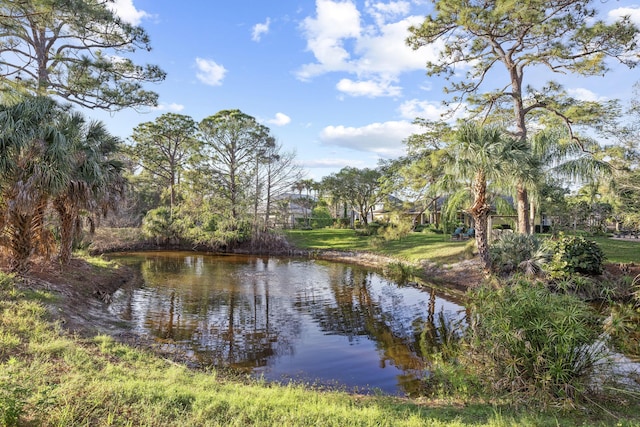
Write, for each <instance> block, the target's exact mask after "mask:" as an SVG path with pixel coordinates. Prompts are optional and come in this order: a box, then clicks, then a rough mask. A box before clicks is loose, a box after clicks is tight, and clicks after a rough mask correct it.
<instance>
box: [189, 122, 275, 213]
mask: <svg viewBox="0 0 640 427" xmlns="http://www.w3.org/2000/svg"><path fill="white" fill-rule="evenodd" d="M198 127H199V134H200V138H201V140H202V143H203V150H202V154H203V163H202V165H201V167H203V168H205V169H206V170H207V172H208V173H210V174H211V179H212V181H213V185H214V186H215V188H214V189H213V190H214V191H215V192H216V193H218V195H219V196H220V198H221V199H220V200H221V201H222V202H223V203H224V206H220V208H222V210H223V211H224V212H228V213H229V214H230V216H231V219H233V220H236V221H237V220H239V219H240V217H241V215H246V213H247V212H248V210H249V209H250V204H251V195H252V194H251V189H252V188H253V185H252V183H251V179H252V178H253V177H254V172H255V169H254V168H255V160H256V156H260V155H261V153H264V152H266V151H265V150H267V149H268V147H269V146H271V145H273V144H274V140H273V138H272V137H271V135H270V130H269V128H267V127H266V126H263V125H261V124H259V123H258V122H257V121H256V119H255V118H254V117H251V116H249V115H247V114H245V113H243V112H242V111H240V110H223V111H219V112H218V113H216V114H214V115H213V116H210V117H207V118H205V119H203V120H202V121H201V122H200V124H199V126H198ZM203 170H204V169H203Z"/></svg>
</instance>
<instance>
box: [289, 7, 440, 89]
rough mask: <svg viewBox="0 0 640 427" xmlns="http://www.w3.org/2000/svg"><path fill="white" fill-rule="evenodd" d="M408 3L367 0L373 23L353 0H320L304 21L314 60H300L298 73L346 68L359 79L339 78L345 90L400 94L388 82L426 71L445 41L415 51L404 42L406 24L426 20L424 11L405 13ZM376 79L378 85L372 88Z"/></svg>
mask: <svg viewBox="0 0 640 427" xmlns="http://www.w3.org/2000/svg"><path fill="white" fill-rule="evenodd" d="M410 6H411V4H410V3H409V2H406V1H396V2H391V3H382V2H377V3H374V2H370V1H367V2H366V5H365V8H366V11H367V12H368V14H369V15H371V16H373V17H374V22H373V23H367V22H366V20H364V19H363V18H362V16H361V14H360V11H359V10H358V9H357V7H356V5H355V3H354V2H353V1H351V0H347V1H333V0H316V16H315V17H307V18H306V19H305V20H304V21H303V23H302V25H301V29H302V32H303V35H304V37H305V38H306V40H307V50H309V51H310V52H312V53H313V55H314V57H315V62H311V63H307V64H304V65H302V66H301V67H300V69H299V70H298V71H297V73H296V75H297V77H298V78H299V79H300V80H310V79H311V78H313V77H315V76H318V75H321V74H325V73H330V72H346V73H349V74H353V75H355V76H356V78H355V79H342V80H341V81H340V83H338V89H339V90H342V91H343V92H344V93H347V94H349V95H353V96H395V95H397V94H399V93H400V91H401V88H400V87H399V86H397V85H396V86H391V84H390V83H391V82H393V83H395V82H397V81H398V77H399V75H400V74H402V73H404V72H408V71H414V70H423V69H424V68H425V64H426V62H427V61H428V60H429V59H434V60H435V59H436V57H437V54H438V53H439V52H440V50H441V46H442V44H441V43H440V44H434V45H431V46H425V47H422V48H420V49H418V50H416V51H414V50H413V49H411V48H410V47H409V46H407V45H406V43H405V40H406V38H407V37H408V36H409V32H408V28H409V27H410V26H411V25H419V24H420V23H422V21H423V20H424V16H417V15H416V16H407V15H408V14H409V12H410V11H411V7H410ZM369 21H371V20H370V19H369ZM365 82H366V84H365ZM374 82H377V86H378V87H376V88H374V86H376V85H374V84H373V83H374ZM385 82H386V85H388V86H387V87H386V89H385V87H384V84H385ZM367 86H368V87H367Z"/></svg>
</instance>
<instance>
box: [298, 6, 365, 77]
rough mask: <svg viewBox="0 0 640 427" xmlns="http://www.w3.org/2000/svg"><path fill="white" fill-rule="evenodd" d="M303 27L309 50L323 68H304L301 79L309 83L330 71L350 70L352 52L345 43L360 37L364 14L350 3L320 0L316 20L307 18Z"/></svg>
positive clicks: (311, 65) (300, 75) (312, 66)
mask: <svg viewBox="0 0 640 427" xmlns="http://www.w3.org/2000/svg"><path fill="white" fill-rule="evenodd" d="M301 28H302V31H303V33H304V35H305V37H306V38H307V49H308V50H309V51H311V52H312V53H313V55H314V56H315V57H316V59H317V61H318V64H317V65H320V66H319V67H318V66H317V65H316V64H310V65H305V66H303V67H302V70H301V71H300V72H299V73H298V76H299V78H301V79H303V80H305V79H309V78H311V77H313V76H314V75H318V74H322V73H323V72H326V71H341V70H344V69H345V68H347V67H348V60H349V52H348V51H347V49H346V48H345V46H344V41H345V39H349V38H355V37H358V36H359V35H360V32H361V31H362V30H361V28H360V12H359V11H358V9H357V8H356V6H355V5H354V4H353V3H352V2H350V1H346V2H344V1H342V2H334V1H331V0H317V1H316V18H310V17H307V18H305V19H304V21H303V22H302V25H301Z"/></svg>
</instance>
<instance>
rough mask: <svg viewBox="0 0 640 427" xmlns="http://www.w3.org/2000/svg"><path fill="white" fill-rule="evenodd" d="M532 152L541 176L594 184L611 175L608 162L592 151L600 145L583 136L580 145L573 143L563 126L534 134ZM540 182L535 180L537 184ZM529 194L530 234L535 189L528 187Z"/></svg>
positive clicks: (596, 149) (530, 231)
mask: <svg viewBox="0 0 640 427" xmlns="http://www.w3.org/2000/svg"><path fill="white" fill-rule="evenodd" d="M530 146H531V152H532V155H533V156H534V158H535V159H536V161H537V162H538V164H539V165H540V166H541V168H542V167H543V165H544V169H545V170H544V172H545V173H544V174H541V175H540V176H549V175H551V176H554V177H556V178H562V179H567V180H569V181H570V182H571V181H588V182H592V183H594V182H595V183H597V182H598V181H599V178H607V177H610V176H611V175H612V167H611V165H610V164H609V163H607V162H605V161H602V160H599V159H598V158H597V157H596V156H595V155H594V154H596V153H597V152H599V151H600V149H601V147H600V146H599V145H598V143H597V142H596V141H593V140H591V139H587V138H584V139H583V141H582V145H578V144H576V143H575V142H574V141H573V140H572V139H571V135H570V134H569V132H568V131H567V130H566V129H565V128H557V127H555V128H547V129H545V130H543V131H539V132H537V133H535V134H534V135H533V136H532V138H531V142H530ZM538 185H540V183H539V182H538V183H537V185H536V187H537V186H538ZM530 194H532V195H533V196H534V197H532V200H531V204H530V209H531V211H530V215H529V219H530V227H531V230H529V233H530V234H532V233H533V227H534V226H535V210H536V205H539V203H537V202H538V201H537V200H536V198H535V196H536V195H537V191H536V189H535V188H530Z"/></svg>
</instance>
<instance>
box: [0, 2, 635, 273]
mask: <svg viewBox="0 0 640 427" xmlns="http://www.w3.org/2000/svg"><path fill="white" fill-rule="evenodd" d="M592 4H593V2H592V1H590V0H564V1H560V2H558V1H553V2H551V1H545V0H533V1H530V2H528V3H527V7H526V8H524V7H523V8H516V7H506V6H505V5H504V4H503V2H500V1H486V2H479V3H476V2H471V3H469V2H461V1H459V0H440V1H436V2H434V7H433V10H432V12H431V13H430V14H429V15H428V16H426V17H425V20H424V22H423V23H422V24H421V25H417V26H413V27H411V28H409V36H408V38H407V40H406V43H407V44H408V45H409V46H411V47H413V48H414V49H418V48H420V47H422V46H427V45H442V48H441V50H440V54H439V56H438V57H437V58H434V59H432V60H430V61H429V62H427V64H426V68H427V72H428V74H429V75H438V76H443V77H445V78H446V79H447V81H448V87H447V88H446V91H445V92H446V94H448V95H447V97H445V100H444V102H445V103H446V104H447V105H448V106H449V107H450V108H451V110H450V113H451V114H454V113H455V112H456V111H458V110H465V119H464V121H459V122H454V121H452V120H445V119H444V118H443V120H439V121H429V120H425V119H423V118H416V121H415V122H416V123H417V124H419V125H421V126H422V128H423V129H424V131H423V132H422V133H418V134H415V135H412V136H410V137H409V138H408V139H407V140H406V141H404V142H405V144H406V146H407V153H408V155H407V156H405V157H402V158H400V159H395V160H392V161H387V162H383V163H382V164H381V165H380V166H379V167H378V168H375V169H368V168H365V169H357V168H352V167H346V168H344V169H342V170H341V171H339V172H337V173H335V174H331V175H329V176H327V177H325V178H324V179H323V180H322V182H321V183H318V184H317V185H316V184H315V183H309V182H308V180H305V179H304V173H303V171H302V170H301V169H300V167H299V166H298V165H297V164H296V162H295V154H294V153H293V152H285V151H284V150H283V148H282V146H281V145H280V144H279V143H278V142H277V141H276V140H275V138H274V137H273V136H272V135H271V133H270V130H269V129H268V128H267V127H266V126H264V125H261V124H260V123H258V122H257V121H256V119H255V118H253V117H251V116H249V115H247V114H245V113H243V112H242V111H240V110H223V111H220V112H218V113H215V114H214V115H212V116H210V117H207V118H205V119H203V120H201V121H200V122H196V121H195V120H194V119H192V118H191V117H189V116H185V115H180V114H173V113H169V114H164V115H162V116H160V117H158V118H157V119H156V120H155V121H152V122H146V123H142V124H140V125H138V126H137V127H136V128H135V129H133V132H132V136H131V139H130V141H129V142H128V143H126V144H125V143H123V142H122V141H118V140H117V139H116V138H114V137H113V136H112V135H110V134H109V132H108V131H107V130H106V129H104V126H103V125H102V124H100V123H93V122H90V121H89V120H87V119H86V118H84V117H83V116H82V115H80V114H78V113H76V112H74V111H73V110H72V107H70V106H69V105H75V106H82V107H84V108H89V109H95V108H98V109H105V110H110V111H115V110H119V109H122V108H141V107H145V106H154V105H156V104H157V94H155V93H154V92H151V91H147V90H145V89H144V87H143V85H144V84H145V83H149V82H158V81H161V80H163V79H164V77H165V74H164V72H163V71H162V70H161V69H160V68H159V67H158V66H156V65H137V64H134V63H133V62H132V61H130V60H129V59H127V58H126V54H127V53H131V52H135V51H136V50H149V49H150V48H151V46H150V41H149V37H148V35H147V34H146V32H145V31H144V29H142V28H141V27H138V26H133V25H130V24H128V23H126V22H123V21H122V20H121V19H120V18H119V17H117V16H116V15H115V14H114V13H113V11H112V10H111V9H110V7H109V5H110V2H109V1H100V0H64V1H57V2H50V1H48V0H27V1H23V0H20V1H17V0H4V1H2V2H0V31H1V34H2V38H1V39H0V96H1V99H2V108H1V109H0V110H1V111H0V112H1V114H2V121H3V129H2V133H1V135H0V143H1V144H2V146H1V147H0V150H1V152H0V155H1V163H0V168H1V170H0V173H1V174H2V183H1V184H2V195H1V200H0V203H2V205H3V208H4V209H3V214H2V218H1V220H2V224H1V225H2V235H1V236H2V244H3V246H4V247H6V248H8V250H9V252H10V254H11V256H10V258H11V263H12V269H14V270H16V271H23V270H25V269H27V268H28V264H29V263H28V260H29V259H30V258H31V257H32V256H34V255H37V254H48V253H51V252H52V251H53V248H55V244H54V242H57V244H58V245H59V247H58V248H57V252H58V259H59V260H60V261H61V262H63V263H65V262H68V260H69V258H70V250H71V249H70V248H71V247H72V245H73V244H72V243H70V242H73V240H74V239H76V240H77V238H78V235H79V230H80V229H81V225H82V222H83V221H85V222H86V221H88V222H89V223H90V225H94V224H96V221H97V219H98V217H99V216H98V215H97V213H98V212H102V213H105V212H106V211H108V208H113V207H116V206H117V207H118V208H119V210H120V215H119V216H118V217H117V218H116V219H114V221H120V224H119V225H127V224H129V225H138V224H140V223H142V224H143V226H144V228H145V229H146V230H148V231H149V232H150V233H152V234H154V235H156V236H161V238H162V239H164V240H165V241H175V240H179V239H186V240H187V241H189V242H192V243H193V244H194V245H207V246H210V247H228V246H230V245H234V244H237V243H239V242H243V241H247V240H251V239H253V238H256V236H258V234H259V232H260V231H261V230H265V229H267V228H268V227H269V225H270V223H271V222H272V218H273V217H277V216H278V212H282V211H284V210H286V206H287V204H289V205H288V206H290V204H291V200H290V199H289V200H282V198H281V196H282V195H283V194H285V193H295V192H296V191H297V192H298V197H297V200H296V204H297V205H298V206H299V207H300V208H301V209H302V210H303V211H304V212H305V216H306V214H307V211H312V210H313V209H314V208H316V209H321V210H322V215H324V216H325V217H326V216H329V217H333V218H340V217H342V218H346V217H347V216H348V215H349V214H350V213H351V212H356V213H357V216H358V217H359V218H360V220H361V221H362V222H363V223H364V224H365V225H366V224H367V222H368V218H370V216H371V215H370V214H371V212H372V210H373V207H374V206H376V205H378V204H381V203H385V202H386V203H387V204H388V205H389V204H394V203H395V204H396V206H395V208H399V207H401V206H400V203H401V202H402V201H405V202H406V201H409V202H412V203H411V204H412V205H413V206H414V207H416V206H417V207H418V209H417V210H418V212H421V211H422V212H425V211H428V210H434V209H437V208H438V206H441V205H442V204H443V201H445V200H446V203H445V204H444V207H445V209H444V212H445V214H446V213H451V214H454V213H456V212H458V211H460V210H463V211H465V212H467V213H468V214H469V215H471V216H472V217H473V218H474V222H475V223H476V224H475V226H476V228H479V230H478V231H479V232H478V233H477V234H476V239H480V240H478V242H477V243H478V246H479V248H484V247H485V243H484V242H483V241H482V239H483V238H484V237H483V236H485V235H486V233H485V231H487V230H484V229H483V228H484V225H483V224H484V221H485V219H486V217H487V215H488V212H490V211H491V210H496V209H497V210H499V209H502V207H505V209H506V208H507V207H508V206H509V205H512V206H513V209H515V215H516V216H517V227H516V228H517V230H518V231H519V232H521V233H532V232H533V226H534V224H535V218H536V215H538V214H539V213H540V211H541V210H543V211H545V212H552V211H553V210H554V209H556V211H557V207H558V206H559V205H560V204H562V202H563V201H566V199H565V198H564V197H563V196H564V193H566V191H567V190H566V188H567V184H568V183H572V182H573V183H575V185H582V190H581V191H582V192H583V194H584V197H583V198H584V203H587V204H588V205H589V206H590V207H592V208H593V209H592V210H593V211H594V212H595V211H598V214H597V215H595V214H594V215H593V218H592V219H593V221H595V222H598V221H602V218H603V217H604V216H609V217H613V218H614V219H616V220H617V221H618V222H619V223H621V224H623V225H624V226H626V227H634V226H636V227H637V224H638V223H640V214H639V213H638V205H639V203H638V194H639V193H640V190H639V186H638V169H639V168H638V158H639V157H640V156H639V154H638V143H637V123H638V120H637V114H638V107H637V105H631V106H630V109H629V111H628V112H629V113H630V114H629V115H625V114H623V113H625V111H623V109H622V106H621V105H620V103H619V102H618V101H617V100H606V101H592V100H590V101H585V100H580V99H577V98H575V97H572V96H571V95H570V93H569V92H568V91H567V90H565V89H564V88H563V87H562V86H561V85H560V84H558V83H557V82H554V81H553V80H550V81H547V82H546V83H543V84H542V85H540V84H536V83H538V82H539V80H540V79H539V76H540V75H542V74H544V73H547V74H550V75H553V74H555V73H564V74H573V75H579V76H594V75H602V74H606V72H607V70H608V67H609V64H610V61H616V62H618V63H621V64H624V65H627V66H629V67H633V66H635V65H636V64H637V62H638V54H637V46H636V43H637V35H638V29H637V28H636V26H635V25H634V24H633V23H632V22H631V20H630V18H629V17H628V16H626V17H622V18H620V19H619V20H617V21H615V22H611V23H607V22H604V21H601V20H597V19H596V17H597V11H596V10H595V8H594V7H593V6H592ZM445 40H446V43H444V44H442V43H441V42H443V41H445ZM107 52H109V53H110V55H108V54H107ZM461 69H462V70H464V72H463V73H460V72H457V71H459V70H461ZM541 70H542V71H541ZM496 76H497V77H496ZM534 76H535V77H536V78H533V77H534ZM495 81H497V83H494V82H495ZM494 84H495V87H494V86H493V85H494ZM53 99H55V100H57V101H53ZM63 102H64V103H71V104H63ZM623 116H624V117H630V118H631V119H630V120H628V121H627V122H626V123H623V124H620V121H619V120H618V119H619V118H620V117H623ZM601 140H608V141H609V143H608V144H607V145H602V144H601V143H600V141H601ZM399 143H400V141H399ZM558 182H562V183H563V185H558ZM584 184H586V185H584ZM312 188H313V190H314V191H315V192H316V194H315V197H314V198H311V197H309V190H310V189H312ZM302 189H306V190H307V194H306V196H305V197H302ZM125 195H126V196H127V197H124V196H125ZM392 195H393V196H396V197H395V198H393V199H391V198H390V196H392ZM392 200H393V201H392ZM508 200H512V201H513V202H512V203H507V202H505V201H508ZM318 202H320V206H315V204H317V203H318ZM554 205H555V206H556V208H552V206H554ZM576 206H578V207H576ZM576 206H574V207H573V209H574V211H575V215H574V224H575V223H577V218H578V216H579V215H578V214H579V213H580V212H583V211H584V209H583V208H580V207H579V204H576ZM404 207H406V205H405V206H404ZM568 209H569V208H568ZM54 212H55V214H53V213H54ZM310 214H311V216H312V215H313V212H310ZM316 214H319V212H316ZM596 217H598V218H600V219H598V218H596ZM27 230H28V231H27ZM484 252H485V251H484V249H482V250H481V253H484Z"/></svg>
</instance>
